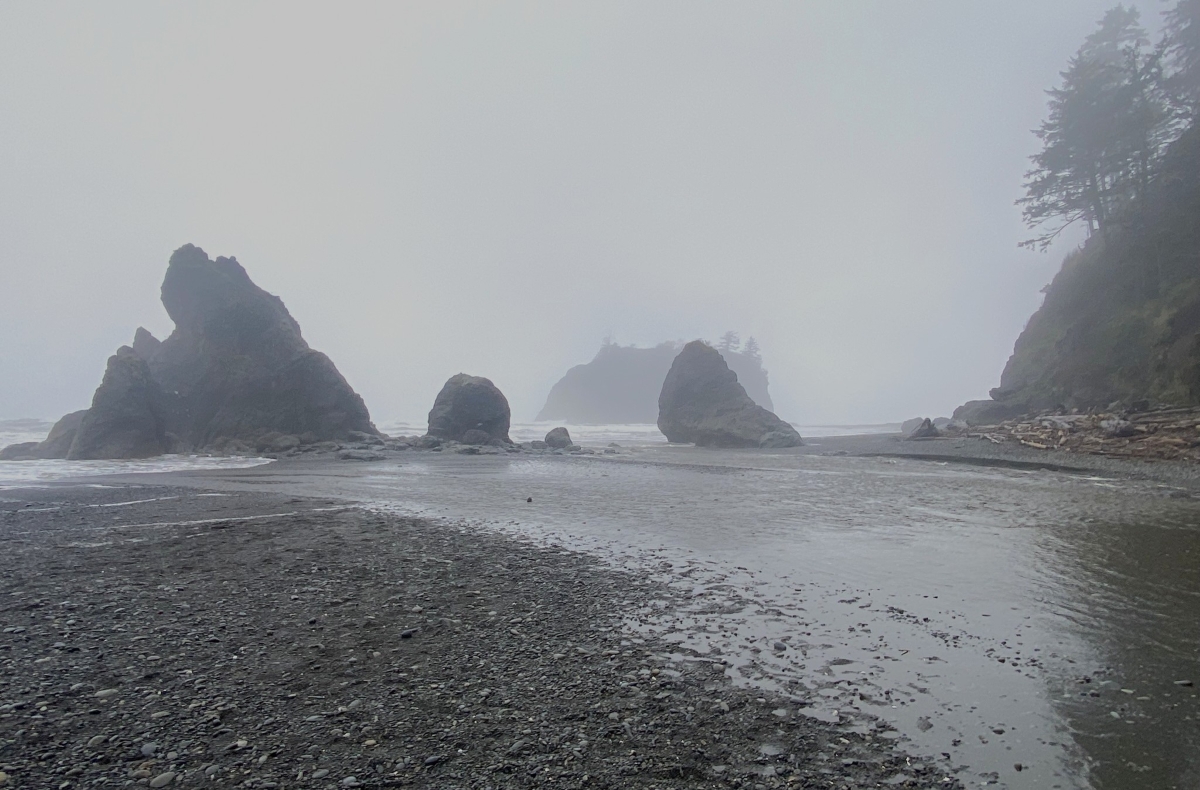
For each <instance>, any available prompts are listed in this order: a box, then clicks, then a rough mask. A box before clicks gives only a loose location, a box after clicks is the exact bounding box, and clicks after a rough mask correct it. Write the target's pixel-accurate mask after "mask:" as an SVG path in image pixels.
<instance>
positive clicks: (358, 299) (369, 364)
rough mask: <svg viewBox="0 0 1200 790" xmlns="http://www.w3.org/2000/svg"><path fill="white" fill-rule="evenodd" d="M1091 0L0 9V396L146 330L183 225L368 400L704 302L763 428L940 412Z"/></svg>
mask: <svg viewBox="0 0 1200 790" xmlns="http://www.w3.org/2000/svg"><path fill="white" fill-rule="evenodd" d="M1111 3H1112V0H1055V2H1053V3H1047V2H1045V0H1019V1H1015V2H1009V3H963V2H961V0H945V1H944V2H932V1H930V2H908V3H895V2H885V1H883V0H880V2H856V3H843V2H832V1H831V0H827V1H826V2H805V3H758V4H754V5H750V6H747V5H741V4H733V3H726V4H713V3H704V4H698V3H692V2H688V3H682V2H680V3H669V2H658V3H654V4H644V3H617V2H605V3H591V4H586V5H584V4H565V3H560V2H554V3H546V4H518V3H504V4H461V3H454V4H450V3H422V4H399V3H385V4H379V5H374V6H373V5H368V4H322V5H315V4H314V5H301V4H298V3H294V2H288V3H276V4H270V3H258V4H253V5H249V4H242V3H205V4H191V5H184V4H160V3H127V2H113V3H107V4H103V5H101V4H89V5H85V4H53V3H38V4H34V3H24V4H18V3H8V4H4V5H3V6H0V417H23V416H42V417H57V416H58V415H60V414H62V413H63V412H66V411H69V410H73V409H78V408H83V407H86V406H87V405H88V403H89V402H90V398H91V393H92V390H93V389H94V388H95V386H96V385H97V384H98V383H99V381H100V378H101V375H102V373H103V370H104V364H105V360H106V358H107V357H108V355H109V354H111V353H112V352H113V351H114V350H115V349H116V348H117V346H119V345H121V344H123V343H128V342H130V341H131V339H132V337H133V333H134V330H135V329H136V327H137V326H139V325H144V326H145V327H146V328H148V329H150V330H151V331H152V332H154V333H155V334H156V335H158V336H159V337H160V338H161V337H165V336H166V335H167V334H169V332H170V330H171V322H170V320H169V319H168V318H167V316H166V313H165V311H164V310H163V308H162V305H161V304H160V303H159V301H158V288H159V285H160V283H161V281H162V276H163V273H164V271H165V268H166V263H167V259H168V257H169V256H170V254H171V252H172V251H173V250H174V249H175V248H177V247H179V246H181V245H182V244H184V243H187V242H191V243H194V244H197V245H199V246H201V247H203V248H204V249H205V250H206V251H207V252H208V253H209V255H211V256H214V257H215V256H217V255H226V256H228V255H233V256H236V257H237V258H238V260H239V261H241V262H242V264H243V265H244V266H245V267H246V269H247V270H248V272H249V273H250V276H251V277H252V278H253V279H254V280H255V282H257V283H258V284H259V285H261V286H262V287H264V288H266V289H267V290H269V291H271V292H272V293H275V294H278V295H279V296H280V297H281V298H282V299H283V300H284V302H285V303H286V304H287V306H288V308H289V309H290V310H291V312H292V314H293V315H294V316H295V317H296V319H297V320H298V321H299V323H300V325H301V327H302V328H303V330H304V334H305V337H306V339H307V340H308V342H309V343H310V344H311V345H312V346H313V347H314V348H317V349H319V350H321V351H324V352H325V353H327V354H328V355H329V356H330V357H331V358H332V359H333V360H334V361H335V362H336V363H337V365H338V367H339V368H340V369H341V371H342V373H343V374H344V375H345V376H346V378H347V379H348V380H349V381H350V383H351V384H352V385H353V386H354V387H355V388H356V389H357V390H358V391H359V392H360V393H361V394H362V395H363V397H364V398H365V400H366V402H367V405H368V406H369V407H370V409H371V412H372V415H373V416H374V417H375V418H376V421H377V422H380V421H384V420H386V419H388V418H397V417H399V418H414V419H415V418H420V417H421V416H423V415H424V414H425V412H426V411H428V408H429V405H430V404H431V402H432V400H433V397H434V395H435V394H436V393H437V391H438V389H439V388H440V386H441V385H442V383H443V382H444V381H445V379H446V378H447V377H448V376H450V375H452V374H454V373H457V372H459V371H465V372H468V373H472V374H475V375H482V376H487V377H489V378H491V379H492V380H493V381H495V382H496V384H497V385H498V386H499V387H500V388H501V389H502V390H503V391H504V392H505V393H506V394H507V396H508V398H509V401H510V403H511V405H512V408H513V417H514V419H515V420H527V419H530V418H532V417H533V415H534V414H535V413H536V412H537V411H538V409H539V408H540V407H541V405H542V403H543V402H544V400H545V397H546V394H547V392H548V391H549V389H550V387H551V385H553V384H554V382H555V381H556V380H557V379H558V378H559V377H560V376H562V375H563V373H565V371H566V370H567V368H569V367H570V366H571V365H574V364H578V363H582V362H585V361H587V360H589V359H591V357H592V356H593V355H594V354H595V353H596V351H597V349H598V348H599V346H600V343H601V340H602V339H603V338H604V337H605V336H609V335H611V336H612V337H613V338H615V339H616V340H617V341H618V342H620V343H623V344H628V343H638V344H642V345H652V344H655V343H657V342H659V341H662V340H669V339H670V340H673V339H692V338H696V337H703V338H707V339H716V338H717V337H718V336H719V335H720V334H721V333H722V332H724V331H725V330H727V329H734V330H737V331H738V332H740V333H741V336H742V337H743V338H746V337H748V336H750V335H753V336H754V337H755V338H756V339H757V340H758V342H759V344H760V345H761V347H762V355H763V358H764V361H765V365H766V367H767V369H768V370H769V371H770V378H771V394H772V397H773V399H774V402H775V406H776V411H777V412H778V413H779V414H780V416H782V417H784V418H786V419H790V420H793V421H796V422H800V423H850V422H856V423H861V422H882V421H889V420H899V419H903V418H906V417H910V416H913V415H917V414H927V415H931V416H935V415H937V414H947V413H949V412H950V411H951V410H952V409H953V408H954V406H956V405H957V404H959V403H961V402H963V401H965V400H967V399H970V398H977V397H984V396H986V393H987V390H988V389H989V388H990V387H993V386H995V385H996V384H997V383H998V381H999V375H1000V371H1001V368H1002V367H1003V364H1004V362H1005V360H1006V359H1007V357H1008V355H1009V354H1010V353H1011V351H1012V345H1013V341H1014V340H1015V339H1016V337H1017V335H1018V334H1019V332H1020V330H1021V328H1022V326H1023V325H1024V323H1025V322H1026V320H1028V318H1029V316H1030V314H1031V313H1032V312H1033V310H1034V309H1036V307H1037V305H1038V304H1039V300H1040V293H1039V291H1040V289H1041V288H1042V287H1043V286H1044V285H1045V284H1046V283H1047V282H1048V281H1049V279H1050V278H1051V277H1052V276H1053V274H1054V272H1055V271H1056V270H1057V268H1058V264H1059V263H1060V261H1061V258H1062V255H1063V253H1064V252H1065V251H1066V249H1068V248H1069V247H1070V246H1071V245H1073V244H1075V243H1077V242H1078V237H1071V238H1064V239H1063V240H1062V241H1061V242H1060V243H1059V244H1058V246H1057V247H1055V248H1052V249H1051V250H1050V252H1049V253H1047V254H1040V253H1036V252H1030V251H1026V250H1021V249H1018V248H1017V243H1018V242H1019V241H1021V240H1022V239H1024V238H1026V237H1027V235H1028V231H1027V230H1025V229H1024V228H1023V226H1022V225H1021V221H1020V212H1019V210H1018V209H1017V208H1016V207H1015V206H1014V205H1013V201H1014V200H1015V199H1016V198H1017V197H1019V196H1020V195H1021V181H1022V175H1023V173H1024V172H1025V170H1026V169H1027V157H1028V156H1029V155H1030V154H1031V153H1033V152H1034V151H1035V150H1036V144H1037V141H1036V139H1035V138H1034V137H1033V135H1032V134H1030V132H1029V130H1030V129H1032V128H1034V127H1035V126H1037V124H1038V123H1039V122H1040V120H1041V118H1042V116H1043V114H1044V110H1045V96H1044V93H1043V91H1044V90H1045V89H1046V88H1049V87H1050V86H1051V85H1053V84H1054V82H1055V81H1056V79H1057V75H1058V72H1059V70H1061V69H1062V68H1063V67H1064V66H1065V64H1066V61H1067V58H1068V57H1069V56H1070V54H1071V53H1072V52H1074V50H1075V49H1076V47H1077V46H1078V45H1079V43H1080V41H1081V40H1082V39H1083V37H1084V36H1085V35H1086V34H1087V33H1089V32H1090V31H1091V30H1092V29H1094V25H1095V23H1096V20H1097V19H1099V18H1100V16H1101V15H1102V14H1103V12H1104V10H1105V9H1106V8H1107V7H1108V6H1109V5H1110V4H1111ZM1142 11H1143V21H1144V23H1145V24H1146V25H1147V26H1149V27H1153V26H1155V25H1157V21H1158V20H1157V14H1158V12H1159V11H1160V8H1159V5H1158V4H1153V3H1143V4H1142Z"/></svg>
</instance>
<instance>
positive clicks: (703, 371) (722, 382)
mask: <svg viewBox="0 0 1200 790" xmlns="http://www.w3.org/2000/svg"><path fill="white" fill-rule="evenodd" d="M658 429H659V430H660V431H662V432H663V434H664V435H665V436H666V437H667V439H668V441H672V442H692V443H695V444H696V445H698V446H701V447H795V446H797V445H800V444H802V442H801V439H800V434H798V433H797V432H796V429H795V428H793V427H792V426H791V425H789V424H788V423H786V422H784V421H783V420H781V419H779V418H778V417H776V416H775V415H774V414H773V413H771V412H769V411H767V410H766V409H764V408H763V407H761V406H759V405H757V404H756V403H755V402H754V401H753V400H751V399H750V397H749V396H748V395H747V394H746V390H745V389H743V388H742V385H741V384H739V383H738V379H737V374H735V373H734V372H733V371H732V370H730V369H729V366H728V365H727V364H725V360H724V359H723V358H722V357H721V355H720V354H719V353H718V352H717V350H716V349H714V348H712V347H711V346H709V345H707V344H706V343H704V342H702V341H700V340H695V341H692V342H691V343H688V344H687V345H686V346H684V347H683V351H681V352H679V356H677V357H676V358H675V361H674V362H672V363H671V369H670V370H669V371H668V372H667V377H666V380H665V381H663V386H662V392H661V394H660V395H659V396H658Z"/></svg>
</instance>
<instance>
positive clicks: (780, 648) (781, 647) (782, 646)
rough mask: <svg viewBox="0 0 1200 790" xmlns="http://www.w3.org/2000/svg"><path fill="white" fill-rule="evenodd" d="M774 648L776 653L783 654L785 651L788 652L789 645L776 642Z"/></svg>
mask: <svg viewBox="0 0 1200 790" xmlns="http://www.w3.org/2000/svg"><path fill="white" fill-rule="evenodd" d="M774 647H775V652H777V653H782V652H783V651H784V650H787V645H785V644H784V643H783V642H776V643H775V645H774Z"/></svg>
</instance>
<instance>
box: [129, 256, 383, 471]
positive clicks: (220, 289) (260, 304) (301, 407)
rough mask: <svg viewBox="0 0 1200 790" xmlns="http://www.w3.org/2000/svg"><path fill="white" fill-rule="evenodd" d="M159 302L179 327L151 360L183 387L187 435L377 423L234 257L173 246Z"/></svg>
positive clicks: (335, 430) (165, 379)
mask: <svg viewBox="0 0 1200 790" xmlns="http://www.w3.org/2000/svg"><path fill="white" fill-rule="evenodd" d="M162 302H163V306H164V307H166V309H167V315H169V316H170V317H171V320H173V321H174V322H175V331H174V332H172V333H171V336H170V337H168V338H167V339H166V340H164V341H162V344H161V345H160V346H159V347H158V349H157V350H156V351H155V352H153V353H152V355H151V356H150V358H149V365H150V370H151V371H152V372H153V374H154V377H155V379H156V380H158V381H159V382H160V384H161V385H162V387H163V390H164V391H166V392H173V393H178V396H179V399H180V404H179V405H180V408H181V416H182V423H183V424H182V425H181V426H180V428H181V431H180V432H179V435H180V437H181V438H182V439H183V441H184V442H185V443H186V444H188V445H191V446H195V447H203V446H205V445H208V444H210V443H211V442H213V441H215V440H217V439H219V438H222V437H227V438H238V439H247V440H252V439H255V438H257V437H258V436H261V435H262V434H266V433H272V432H277V433H282V434H289V435H294V436H300V435H301V434H309V435H311V436H312V437H313V439H314V440H315V441H320V440H325V439H342V438H345V437H346V436H347V435H348V434H349V432H350V431H362V432H365V433H370V434H377V433H378V431H376V430H375V426H374V425H372V424H371V418H370V415H369V414H368V413H367V407H366V405H365V404H364V403H363V400H362V398H361V397H359V395H358V393H356V392H355V391H354V390H353V389H351V388H350V385H349V384H347V383H346V380H345V379H344V378H343V377H342V375H341V373H339V372H338V370H337V368H336V367H334V364H333V362H331V361H330V360H329V358H328V357H327V356H325V355H324V354H322V353H320V352H319V351H314V350H312V349H311V348H309V347H308V343H306V342H305V341H304V338H303V337H302V336H301V334H300V326H299V324H297V323H296V321H295V319H293V318H292V316H291V314H290V313H288V311H287V308H286V307H284V305H283V302H282V301H281V300H280V299H279V297H278V296H274V295H272V294H269V293H267V292H266V291H264V290H262V289H261V288H259V287H258V286H256V285H255V284H254V283H253V282H251V281H250V277H249V276H248V275H247V274H246V270H245V269H243V268H242V266H241V264H239V263H238V262H237V259H235V258H217V259H216V260H215V261H211V260H209V258H208V256H207V255H205V253H204V251H203V250H201V249H200V248H199V247H194V246H192V245H190V244H187V245H184V246H183V247H181V248H180V249H178V250H176V251H175V254H174V255H172V256H171V263H170V266H168V267H167V276H166V278H165V279H164V280H163V285H162ZM147 334H149V333H147ZM151 339H152V338H151ZM145 345H146V346H148V347H149V346H151V343H149V342H146V343H145Z"/></svg>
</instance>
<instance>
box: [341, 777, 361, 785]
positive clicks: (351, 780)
mask: <svg viewBox="0 0 1200 790" xmlns="http://www.w3.org/2000/svg"><path fill="white" fill-rule="evenodd" d="M342 787H358V777H357V776H347V777H346V778H345V779H343V780H342Z"/></svg>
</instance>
